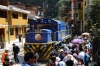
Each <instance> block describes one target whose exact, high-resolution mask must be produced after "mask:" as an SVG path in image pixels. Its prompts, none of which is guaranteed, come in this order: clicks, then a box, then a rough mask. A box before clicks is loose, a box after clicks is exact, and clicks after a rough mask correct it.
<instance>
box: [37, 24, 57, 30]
mask: <svg viewBox="0 0 100 66" xmlns="http://www.w3.org/2000/svg"><path fill="white" fill-rule="evenodd" d="M52 27H53V26H52V25H51V24H38V25H37V28H39V29H51V28H52ZM54 28H55V29H56V28H57V26H56V25H54Z"/></svg>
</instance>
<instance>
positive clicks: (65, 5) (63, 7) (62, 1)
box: [56, 0, 71, 18]
mask: <svg viewBox="0 0 100 66" xmlns="http://www.w3.org/2000/svg"><path fill="white" fill-rule="evenodd" d="M56 6H57V7H58V16H60V18H61V17H68V11H69V10H70V7H71V1H70V0H59V1H58V3H57V5H56Z"/></svg>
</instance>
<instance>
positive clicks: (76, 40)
mask: <svg viewBox="0 0 100 66" xmlns="http://www.w3.org/2000/svg"><path fill="white" fill-rule="evenodd" d="M71 42H72V43H83V42H84V40H83V39H73V40H72V41H71Z"/></svg>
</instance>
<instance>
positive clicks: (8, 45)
mask: <svg viewBox="0 0 100 66" xmlns="http://www.w3.org/2000/svg"><path fill="white" fill-rule="evenodd" d="M13 43H15V44H16V45H17V46H19V47H20V48H21V47H23V46H24V43H25V38H23V39H22V42H19V39H16V40H13V41H10V43H8V42H6V43H5V44H6V45H5V48H9V51H12V44H13ZM5 48H4V49H0V54H2V53H3V52H4V51H5Z"/></svg>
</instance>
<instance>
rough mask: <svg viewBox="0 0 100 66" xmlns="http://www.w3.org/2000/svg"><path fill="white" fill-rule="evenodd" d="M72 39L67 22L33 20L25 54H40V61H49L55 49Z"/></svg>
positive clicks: (46, 19)
mask: <svg viewBox="0 0 100 66" xmlns="http://www.w3.org/2000/svg"><path fill="white" fill-rule="evenodd" d="M70 37H71V27H70V26H69V25H68V23H67V22H62V21H59V20H54V19H48V18H41V19H36V20H32V21H31V22H29V30H28V31H27V33H26V34H25V44H24V53H27V52H33V53H38V54H39V61H47V60H49V59H50V52H51V51H52V50H53V47H54V46H56V45H57V44H59V43H61V42H62V41H66V39H67V38H70Z"/></svg>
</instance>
